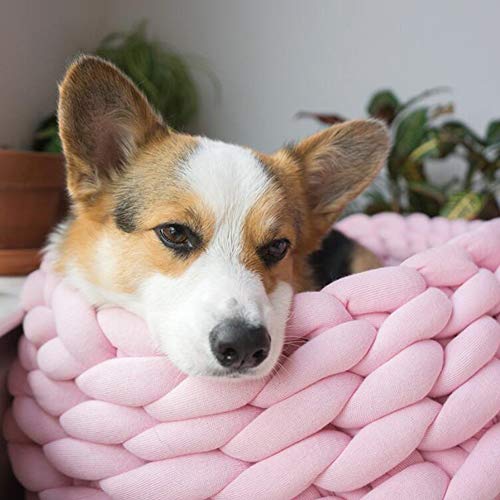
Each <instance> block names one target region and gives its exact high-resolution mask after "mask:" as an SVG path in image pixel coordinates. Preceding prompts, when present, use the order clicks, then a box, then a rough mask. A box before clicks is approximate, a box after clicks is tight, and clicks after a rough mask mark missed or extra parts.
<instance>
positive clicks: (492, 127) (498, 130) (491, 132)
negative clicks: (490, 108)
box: [486, 120, 500, 146]
mask: <svg viewBox="0 0 500 500" xmlns="http://www.w3.org/2000/svg"><path fill="white" fill-rule="evenodd" d="M499 142H500V120H494V121H492V122H490V124H489V125H488V130H487V131H486V144H487V145H488V146H491V145H493V144H496V143H499Z"/></svg>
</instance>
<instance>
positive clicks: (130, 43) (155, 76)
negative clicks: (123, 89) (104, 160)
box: [33, 22, 198, 152]
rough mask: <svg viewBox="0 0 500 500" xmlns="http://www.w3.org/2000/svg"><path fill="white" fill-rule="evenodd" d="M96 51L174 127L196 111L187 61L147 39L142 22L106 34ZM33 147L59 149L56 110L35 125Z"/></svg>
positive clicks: (178, 126) (195, 93)
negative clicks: (128, 79)
mask: <svg viewBox="0 0 500 500" xmlns="http://www.w3.org/2000/svg"><path fill="white" fill-rule="evenodd" d="M95 54H96V55H98V56H100V57H102V58H104V59H107V60H108V61H110V62H112V63H113V64H115V65H116V66H118V67H119V68H120V69H121V70H122V71H123V72H124V73H125V74H126V75H128V76H129V77H130V79H131V80H132V81H133V82H134V83H136V84H137V85H138V86H139V88H140V89H141V90H142V91H143V92H144V94H145V95H146V97H147V98H148V100H149V102H150V103H151V104H152V105H153V107H154V108H155V109H156V110H157V111H158V112H159V113H160V114H161V115H162V116H163V118H164V119H165V121H166V123H168V124H169V126H171V127H173V128H174V129H179V130H181V129H183V128H184V127H185V126H186V125H187V124H188V123H189V121H190V120H191V119H192V118H193V117H194V115H195V114H196V112H197V111H198V92H197V89H196V86H195V84H194V81H193V79H192V77H191V73H190V70H189V68H188V65H187V64H186V62H185V61H184V59H183V58H182V57H180V56H179V55H177V54H175V53H174V52H172V51H170V50H167V49H165V48H164V47H163V46H162V45H161V44H160V43H159V42H157V41H156V40H151V39H149V38H148V36H147V34H146V24H145V23H144V22H142V23H141V24H139V25H138V26H137V27H136V28H135V29H133V30H132V31H130V32H127V33H112V34H110V35H108V36H106V37H105V38H104V39H103V40H102V41H101V43H100V44H99V46H98V47H97V49H96V50H95ZM33 149H35V150H37V151H51V152H60V151H61V142H60V140H59V135H58V130H57V118H56V116H55V114H52V115H50V116H49V117H47V118H45V119H44V120H43V121H42V122H41V123H40V125H39V126H38V128H37V130H36V133H35V138H34V142H33Z"/></svg>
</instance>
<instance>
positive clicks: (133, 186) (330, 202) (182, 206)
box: [57, 57, 389, 292]
mask: <svg viewBox="0 0 500 500" xmlns="http://www.w3.org/2000/svg"><path fill="white" fill-rule="evenodd" d="M59 120H60V131H61V138H62V141H63V145H64V152H65V155H66V160H67V171H68V188H69V191H70V194H71V196H72V199H73V202H74V208H73V212H74V220H73V221H72V222H71V223H70V225H69V228H68V230H67V232H66V234H65V237H64V239H63V241H62V243H61V245H60V248H59V255H60V258H59V262H58V263H57V266H58V269H59V271H60V272H61V273H64V272H65V269H67V267H68V265H69V264H70V263H72V264H73V265H74V264H75V263H76V264H77V267H78V269H80V270H81V272H82V273H83V274H84V275H85V277H86V279H88V280H90V281H91V282H92V283H94V284H97V285H99V286H102V287H104V288H107V289H111V290H113V291H120V292H131V291H133V290H135V289H136V288H137V286H138V285H139V284H140V282H141V281H142V280H143V279H144V278H145V277H147V276H148V275H150V274H152V273H154V272H160V273H163V274H166V275H168V276H180V275H182V273H183V272H184V271H185V270H186V269H187V268H188V267H189V265H190V264H191V263H192V262H193V261H194V260H195V259H196V258H197V256H198V255H199V254H200V253H201V252H202V251H203V250H204V248H205V247H204V246H203V247H202V248H200V249H198V250H197V251H195V252H193V253H192V254H190V255H189V256H188V257H187V258H179V257H178V256H175V255H174V254H173V253H171V252H169V251H168V250H167V249H165V248H164V246H163V245H162V244H161V242H160V241H159V240H158V238H157V237H156V235H155V234H154V232H153V231H152V229H153V228H154V227H156V226H157V225H159V224H163V223H168V222H175V223H181V224H186V225H188V226H190V227H193V228H195V229H196V230H197V232H199V233H200V234H201V235H202V238H203V241H204V244H205V245H207V244H208V243H209V242H210V239H211V237H212V235H213V232H214V230H215V225H216V222H217V221H215V220H214V215H213V214H212V213H211V211H210V209H209V208H208V207H206V206H204V205H203V203H202V202H201V200H199V199H198V198H197V197H196V196H195V195H194V194H193V193H190V192H189V190H188V189H187V187H186V186H184V185H183V184H182V182H181V180H180V177H179V176H178V175H177V174H178V172H179V169H180V168H182V163H183V161H185V160H187V159H188V158H189V155H190V154H192V152H193V151H195V149H196V146H197V141H198V139H197V138H195V137H191V136H187V135H183V134H177V133H175V132H173V131H171V130H169V129H168V128H167V127H166V126H165V125H163V124H162V122H161V120H160V119H159V118H158V116H157V115H156V113H155V112H154V111H153V110H152V109H151V108H150V106H149V104H148V103H147V101H146V100H145V98H144V96H143V95H142V94H141V93H140V92H139V91H138V90H137V89H136V88H135V86H134V85H133V84H132V82H131V81H130V80H129V79H128V78H127V77H125V76H124V75H123V74H122V73H121V72H119V71H117V70H116V69H115V68H114V67H113V66H112V65H110V64H108V63H105V62H103V61H101V60H99V59H97V58H92V57H84V58H81V59H79V60H77V61H76V62H75V63H74V64H73V65H72V66H71V67H70V69H69V70H68V72H67V75H66V77H65V78H64V80H63V82H62V84H61V86H60V101H59ZM388 146H389V143H388V138H387V133H386V130H385V128H384V126H383V125H381V124H380V123H379V122H376V121H361V120H355V121H351V122H347V123H344V124H340V125H336V126H333V127H330V128H329V129H326V130H324V131H322V132H318V133H317V134H315V135H313V136H311V137H309V138H307V139H304V140H303V141H301V142H300V143H299V144H297V145H296V146H294V147H292V148H285V149H282V150H279V151H278V152H276V153H274V154H272V155H264V154H260V153H255V156H256V157H257V158H259V159H260V161H261V162H262V164H263V166H264V168H266V169H267V170H268V172H269V174H270V176H271V177H272V179H273V183H272V187H271V188H270V189H269V190H268V191H267V192H266V193H265V194H264V195H263V196H262V197H261V199H260V200H259V202H258V203H257V204H256V205H255V206H254V207H253V208H252V209H251V211H250V213H249V214H248V216H247V219H246V221H245V223H244V227H243V228H242V232H243V241H244V248H243V252H242V255H241V257H240V259H241V261H242V262H243V263H244V264H245V266H246V267H248V268H249V269H251V270H253V271H255V272H257V273H258V274H259V275H260V276H261V277H262V280H263V283H264V285H265V287H266V290H267V291H268V292H270V291H272V290H273V289H274V286H275V284H276V283H277V281H278V280H284V281H287V282H289V283H291V284H292V285H293V287H294V288H295V290H297V291H300V290H306V289H311V288H313V283H312V280H311V277H310V271H309V267H308V264H307V256H308V255H309V254H310V253H311V252H312V251H314V250H315V249H316V248H318V246H319V245H320V242H321V239H322V238H323V237H324V235H325V234H326V232H327V231H328V230H329V228H330V227H331V225H332V223H333V222H334V220H335V218H336V217H337V216H338V215H339V214H340V212H341V211H342V210H343V208H344V207H345V205H346V204H347V203H348V202H349V201H350V200H351V199H353V198H354V197H355V196H356V195H357V194H359V193H360V192H361V191H362V190H363V189H364V188H365V187H366V186H367V185H368V184H369V183H370V182H371V180H372V179H373V177H374V176H375V175H376V173H377V172H378V170H379V169H380V167H381V165H382V163H383V161H384V158H385V155H386V154H387V150H388ZM117 211H118V212H120V213H121V219H120V220H123V224H125V225H126V227H125V230H123V228H122V229H119V228H118V227H117V224H116V220H117V219H116V213H117ZM127 225H130V230H129V229H128V226H127ZM274 238H287V239H289V240H290V241H291V243H292V247H291V251H290V254H289V255H288V256H287V257H286V258H285V259H284V260H283V261H282V262H280V263H278V264H277V265H276V266H274V267H273V268H271V269H269V268H266V267H265V266H264V265H263V263H262V262H261V261H260V259H259V258H258V255H257V248H258V247H259V246H262V245H265V244H266V243H269V242H270V241H271V240H272V239H274ZM103 242H104V243H103ZM103 244H105V245H108V246H109V247H110V248H111V249H112V250H113V251H112V257H109V258H112V259H113V261H114V262H112V263H111V262H110V265H109V266H105V265H103V263H102V262H98V261H97V260H96V255H98V254H99V245H101V246H102V245H103ZM110 255H111V252H110ZM365 260H366V259H365ZM107 268H108V269H107Z"/></svg>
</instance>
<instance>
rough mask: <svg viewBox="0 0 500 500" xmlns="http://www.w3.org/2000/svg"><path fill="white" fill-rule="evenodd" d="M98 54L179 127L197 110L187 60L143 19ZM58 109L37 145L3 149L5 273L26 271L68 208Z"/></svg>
mask: <svg viewBox="0 0 500 500" xmlns="http://www.w3.org/2000/svg"><path fill="white" fill-rule="evenodd" d="M95 54H97V55H99V56H101V57H103V58H105V59H108V60H109V61H111V62H113V63H114V64H116V65H117V66H118V67H119V68H121V69H122V70H123V71H124V72H125V73H126V74H127V75H128V76H129V77H130V78H131V79H132V80H133V81H134V82H135V83H136V84H138V85H139V87H140V88H141V89H142V90H143V92H144V93H145V94H146V96H147V97H148V99H149V100H150V102H151V103H152V104H153V105H154V106H155V107H156V109H157V110H158V111H159V112H160V113H161V114H162V115H163V116H164V118H165V120H166V121H167V123H169V125H170V126H172V127H174V128H183V127H185V126H186V125H187V124H188V123H189V121H190V120H191V119H192V118H193V116H194V115H195V114H196V112H197V110H198V93H197V90H196V87H195V84H194V82H193V79H192V77H191V73H190V71H189V68H188V66H187V64H186V63H185V62H184V60H183V59H182V58H181V57H180V56H178V55H177V54H175V53H173V52H172V51H170V50H167V49H165V48H164V47H162V46H161V45H160V44H159V43H158V42H157V41H155V40H151V39H149V38H148V37H147V35H146V26H145V24H144V23H141V24H140V25H139V26H138V27H137V28H135V29H133V30H132V31H131V32H128V33H113V34H111V35H109V36H107V37H106V38H104V39H103V40H102V42H101V43H100V44H99V46H98V47H97V49H96V51H95ZM61 152H62V149H61V142H60V140H59V134H58V127H57V118H56V115H55V113H53V114H52V115H50V116H49V117H47V118H45V119H44V120H43V121H42V122H41V123H40V125H39V127H38V129H37V131H36V133H35V137H34V141H33V151H13V150H1V149H0V275H24V274H27V273H28V272H30V271H31V270H33V269H35V268H36V267H37V265H38V264H39V259H40V252H39V251H40V248H41V247H42V246H43V245H44V243H45V239H46V237H47V234H48V233H49V231H50V229H51V228H52V227H53V226H54V225H55V224H56V223H57V222H58V221H59V220H61V218H62V217H63V216H64V213H65V211H66V208H67V200H66V194H65V175H64V159H63V155H62V153H61Z"/></svg>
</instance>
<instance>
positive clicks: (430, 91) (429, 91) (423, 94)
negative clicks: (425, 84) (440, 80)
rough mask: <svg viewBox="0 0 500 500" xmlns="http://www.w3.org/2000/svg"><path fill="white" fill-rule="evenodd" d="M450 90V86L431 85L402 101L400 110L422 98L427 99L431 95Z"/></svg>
mask: <svg viewBox="0 0 500 500" xmlns="http://www.w3.org/2000/svg"><path fill="white" fill-rule="evenodd" d="M450 90H451V89H450V87H432V88H430V89H427V90H424V91H423V92H420V94H417V95H416V96H414V97H411V98H410V99H408V100H407V101H406V102H405V103H403V105H402V106H401V110H403V109H407V108H409V107H410V106H413V105H415V104H417V103H418V102H420V101H423V100H424V99H427V98H428V97H431V96H433V95H436V94H444V93H447V92H450Z"/></svg>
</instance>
